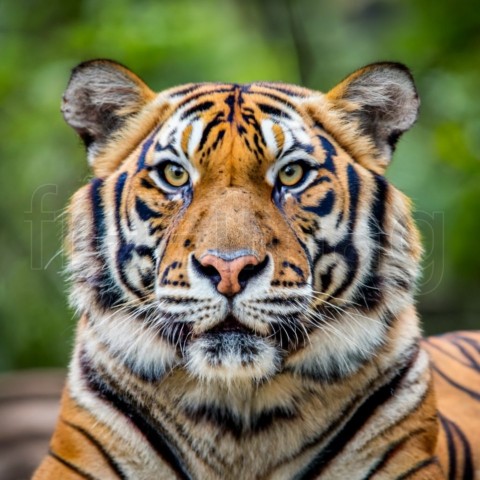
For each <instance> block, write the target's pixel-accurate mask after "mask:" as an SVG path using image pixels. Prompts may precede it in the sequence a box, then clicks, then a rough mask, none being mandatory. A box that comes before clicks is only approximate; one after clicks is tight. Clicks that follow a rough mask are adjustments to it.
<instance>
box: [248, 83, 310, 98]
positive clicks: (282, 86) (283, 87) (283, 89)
mask: <svg viewBox="0 0 480 480" xmlns="http://www.w3.org/2000/svg"><path fill="white" fill-rule="evenodd" d="M255 86H256V87H262V88H268V89H271V90H275V91H277V92H279V93H283V94H284V95H288V96H289V97H290V96H294V97H298V98H305V96H306V95H305V94H304V93H300V92H298V91H295V90H294V89H293V88H292V89H291V90H289V89H288V87H289V85H288V84H286V83H279V84H276V83H272V82H259V83H258V84H256V85H255ZM300 88H301V87H300ZM259 93H260V94H262V92H259Z"/></svg>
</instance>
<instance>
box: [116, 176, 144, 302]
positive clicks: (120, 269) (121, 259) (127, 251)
mask: <svg viewBox="0 0 480 480" xmlns="http://www.w3.org/2000/svg"><path fill="white" fill-rule="evenodd" d="M127 178H128V173H127V172H123V173H121V174H120V175H119V177H118V179H117V183H116V184H115V224H116V227H117V233H118V239H119V243H120V245H119V247H118V250H117V256H116V257H117V258H116V267H117V273H118V276H119V277H120V279H121V281H122V283H123V284H124V285H125V287H126V288H128V289H129V290H130V291H131V292H132V293H133V294H135V295H136V296H137V297H138V298H142V297H143V293H142V292H141V291H140V290H138V288H135V287H134V286H133V285H132V284H131V283H130V282H129V281H128V278H127V276H126V275H125V271H124V264H125V263H127V262H129V261H130V260H131V258H132V254H133V252H134V249H135V245H134V244H133V243H126V241H125V236H124V234H123V229H122V222H121V211H122V198H123V190H124V188H125V182H126V181H127Z"/></svg>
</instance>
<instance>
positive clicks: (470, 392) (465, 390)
mask: <svg viewBox="0 0 480 480" xmlns="http://www.w3.org/2000/svg"><path fill="white" fill-rule="evenodd" d="M432 368H433V370H434V371H435V372H436V373H438V374H439V375H440V376H441V377H442V378H443V379H444V380H445V381H447V382H448V383H449V384H450V385H452V387H455V388H457V389H458V390H460V391H462V392H463V393H465V394H467V395H469V396H470V397H472V398H473V399H474V400H477V401H480V393H479V392H475V391H474V390H470V389H469V388H467V387H464V386H463V385H460V384H459V383H458V382H456V381H455V380H453V379H452V378H450V377H449V376H448V375H447V374H446V373H443V372H442V370H440V368H438V367H437V366H436V365H432Z"/></svg>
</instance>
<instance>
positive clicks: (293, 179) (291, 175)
mask: <svg viewBox="0 0 480 480" xmlns="http://www.w3.org/2000/svg"><path fill="white" fill-rule="evenodd" d="M303 174H304V170H303V167H302V166H301V165H300V164H298V163H291V164H289V165H286V166H285V167H283V168H282V169H281V170H280V172H279V173H278V179H279V180H280V183H281V184H282V185H285V186H286V187H293V186H294V185H296V184H297V183H298V182H299V181H300V180H301V179H302V178H303Z"/></svg>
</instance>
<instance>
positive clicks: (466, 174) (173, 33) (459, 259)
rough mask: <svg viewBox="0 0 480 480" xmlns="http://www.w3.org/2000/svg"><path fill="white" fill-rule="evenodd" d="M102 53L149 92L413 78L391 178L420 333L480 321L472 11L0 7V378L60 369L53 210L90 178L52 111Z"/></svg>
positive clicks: (321, 6)
mask: <svg viewBox="0 0 480 480" xmlns="http://www.w3.org/2000/svg"><path fill="white" fill-rule="evenodd" d="M98 57H107V58H113V59H115V60H117V61H120V62H121V63H124V64H126V65H128V66H129V67H130V68H132V69H133V70H134V71H136V72H137V73H138V74H139V75H140V76H142V77H143V78H144V79H145V80H146V81H147V83H149V84H150V85H151V86H152V87H154V88H155V89H157V90H161V89H162V88H165V87H169V86H173V85H176V84H179V83H186V82H190V81H217V80H224V81H235V82H248V81H253V80H276V81H284V82H291V83H301V84H304V85H306V86H308V87H311V88H317V89H320V90H327V89H329V88H330V87H331V86H333V85H334V84H335V83H337V82H338V81H339V80H341V79H342V78H343V77H344V76H345V75H346V74H347V73H349V72H350V71H352V70H354V69H356V68H357V67H360V66H363V65H365V64H367V63H369V62H373V61H378V60H395V61H400V62H403V63H406V64H407V65H409V66H410V68H411V69H412V71H413V73H414V76H415V78H416V80H417V84H418V88H419V91H420V95H421V98H422V111H421V118H420V120H419V121H418V123H417V125H416V126H415V128H414V129H413V130H412V131H411V132H410V133H408V134H407V135H406V136H405V138H404V139H402V141H401V142H400V145H399V148H398V151H397V153H396V157H395V160H394V163H393V165H392V167H391V169H390V171H389V178H390V179H391V180H392V182H393V183H394V184H395V185H397V186H398V187H399V188H401V189H402V190H403V191H404V192H406V193H407V194H408V195H409V196H410V197H412V199H413V200H414V203H415V205H416V209H417V213H416V216H417V221H418V224H419V226H420V228H421V230H422V233H423V236H424V242H425V251H426V253H425V259H424V267H425V275H424V279H423V280H422V282H421V285H420V290H421V291H420V294H419V297H418V298H419V308H420V312H421V315H422V317H423V319H424V323H425V329H426V331H427V332H429V333H435V332H441V331H445V330H448V329H454V328H455V329H458V328H475V327H477V328H478V327H479V325H480V321H479V318H480V315H479V313H480V295H478V293H479V286H480V255H479V254H478V251H477V248H478V238H479V236H480V215H479V213H478V212H479V208H480V153H479V152H480V111H479V110H480V89H479V85H480V16H479V15H478V14H476V13H475V12H474V11H473V10H472V5H471V4H470V2H453V1H450V0H437V1H436V2H432V1H427V0H403V1H401V0H357V1H355V2H352V1H347V0H335V1H333V0H330V1H326V2H318V1H314V0H298V1H294V0H276V1H274V0H265V1H261V0H258V1H255V0H236V1H235V0H223V1H222V0H205V1H202V2H199V1H198V0H197V1H194V0H182V1H173V0H163V1H147V0H115V1H113V0H104V1H102V2H97V1H94V0H76V1H75V0H72V1H69V2H64V1H60V0H51V1H50V2H41V1H40V0H17V1H14V0H3V1H2V2H0V59H1V61H0V157H1V162H0V179H1V187H2V201H1V202H0V220H1V227H2V228H1V230H0V246H1V250H2V256H1V263H0V267H1V279H0V370H6V369H13V368H26V367H32V366H52V365H65V364H66V362H67V361H68V354H69V351H70V348H71V344H72V336H73V332H74V325H75V319H74V314H73V312H71V311H70V310H69V309H68V308H67V302H66V295H65V286H64V278H63V277H62V275H61V271H62V267H63V265H62V262H63V259H62V256H61V254H59V250H60V246H61V237H62V225H63V220H62V211H63V209H64V207H65V205H66V204H67V201H68V198H69V197H70V195H71V194H72V193H73V192H74V191H75V190H76V189H77V188H78V187H79V186H80V185H82V184H83V183H84V182H85V180H86V179H87V178H88V175H89V173H88V169H87V166H86V162H85V159H84V154H83V149H82V148H81V146H80V145H79V142H78V140H77V139H76V138H75V135H74V134H73V132H72V131H71V130H69V129H68V127H67V126H66V125H65V124H64V122H63V119H62V118H61V115H60V113H59V103H60V98H61V95H62V92H63V89H64V87H65V85H66V82H67V80H68V75H69V70H70V69H71V68H72V67H73V66H74V65H75V64H77V63H79V62H80V61H83V60H86V59H90V58H98Z"/></svg>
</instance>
